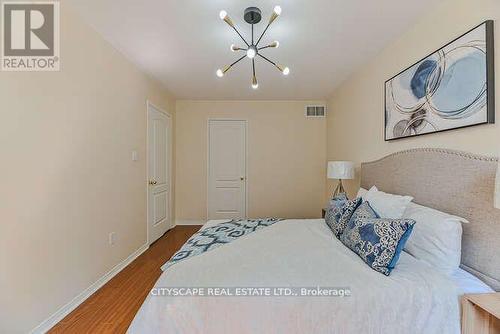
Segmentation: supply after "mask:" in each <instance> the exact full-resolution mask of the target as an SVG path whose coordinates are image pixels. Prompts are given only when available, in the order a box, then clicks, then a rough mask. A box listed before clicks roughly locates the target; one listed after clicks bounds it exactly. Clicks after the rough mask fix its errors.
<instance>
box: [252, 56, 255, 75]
mask: <svg viewBox="0 0 500 334" xmlns="http://www.w3.org/2000/svg"><path fill="white" fill-rule="evenodd" d="M252 72H253V76H254V77H255V58H254V59H252Z"/></svg>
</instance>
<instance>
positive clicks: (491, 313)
mask: <svg viewBox="0 0 500 334" xmlns="http://www.w3.org/2000/svg"><path fill="white" fill-rule="evenodd" d="M469 333H470V334H497V333H500V293H498V292H497V293H484V294H475V295H464V296H463V297H462V334H469Z"/></svg>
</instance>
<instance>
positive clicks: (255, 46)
mask: <svg viewBox="0 0 500 334" xmlns="http://www.w3.org/2000/svg"><path fill="white" fill-rule="evenodd" d="M280 15H281V7H280V6H276V7H274V10H273V13H272V14H271V17H270V18H269V22H268V23H267V26H266V28H265V29H264V31H263V32H262V34H261V35H260V37H259V39H257V42H254V25H255V24H257V23H259V22H260V20H261V18H262V13H261V11H260V9H259V8H257V7H248V8H247V9H245V12H244V15H243V18H244V19H245V21H246V22H247V23H248V24H250V25H251V26H252V40H251V43H249V42H247V40H246V39H245V38H244V37H243V36H242V35H241V34H240V32H239V31H238V29H237V28H236V25H235V24H234V22H233V20H231V18H230V17H229V15H228V14H227V12H226V11H225V10H221V11H220V13H219V17H220V19H221V20H223V21H224V22H226V23H227V24H228V25H229V26H230V27H231V28H233V29H234V31H235V32H236V33H237V34H238V36H240V38H241V39H242V40H243V42H244V43H245V47H239V46H235V45H234V44H232V45H231V51H232V52H240V51H244V52H245V54H244V55H243V56H241V57H240V58H238V59H237V60H236V61H235V62H233V63H232V64H231V65H229V66H226V67H224V69H218V70H217V72H216V74H217V76H218V77H219V78H222V77H223V76H224V75H225V74H226V72H227V71H229V70H230V69H231V68H232V67H233V66H234V65H236V64H237V63H239V62H240V61H242V60H243V59H244V58H245V57H248V58H249V59H250V60H252V72H253V73H252V74H253V76H252V88H253V89H257V88H259V83H258V81H257V75H256V74H255V57H256V56H259V57H260V58H262V59H264V60H265V61H267V62H269V63H271V64H272V65H273V66H275V67H276V68H277V69H278V70H279V71H280V72H281V73H283V75H288V74H289V73H290V69H289V68H288V67H283V66H282V65H280V64H277V63H276V62H274V61H272V60H270V59H269V58H267V57H265V56H264V55H263V54H261V52H260V51H261V50H264V49H267V48H278V47H279V45H280V43H279V42H278V41H274V42H272V43H271V44H268V45H266V46H262V47H259V43H260V41H261V40H262V37H264V35H265V33H266V32H267V29H268V28H269V26H270V25H271V24H272V23H273V22H274V20H276V19H277V18H278V16H280Z"/></svg>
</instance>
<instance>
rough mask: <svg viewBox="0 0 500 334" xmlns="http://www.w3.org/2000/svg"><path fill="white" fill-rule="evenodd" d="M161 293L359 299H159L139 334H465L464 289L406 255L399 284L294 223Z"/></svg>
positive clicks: (180, 270) (146, 310) (204, 261)
mask: <svg viewBox="0 0 500 334" xmlns="http://www.w3.org/2000/svg"><path fill="white" fill-rule="evenodd" d="M155 286H156V287H214V286H219V287H246V286H249V287H252V286H253V287H276V286H278V287H283V286H290V287H306V286H308V287H311V286H321V287H349V288H350V290H351V293H352V295H351V296H350V297H165V296H163V297H161V296H152V295H149V296H148V298H147V299H146V301H145V302H144V304H143V305H142V307H141V309H140V311H139V313H138V314H137V316H136V317H135V319H134V321H133V323H132V324H131V326H130V328H129V332H130V333H138V334H139V333H141V334H147V333H189V334H195V333H200V334H201V333H242V334H243V333H259V334H260V333H384V334H386V333H419V334H420V333H427V334H430V333H439V334H447V333H453V334H457V333H459V332H460V322H459V319H460V318H459V306H458V305H459V303H458V296H459V294H460V291H459V290H458V288H457V287H456V285H455V284H454V283H453V282H452V281H451V280H450V279H448V278H447V277H445V276H444V275H442V274H439V273H438V272H435V271H433V270H432V269H431V268H430V267H428V266H427V265H425V264H424V263H422V262H419V261H418V260H416V259H415V258H413V257H412V256H410V255H408V254H406V253H404V252H403V254H402V255H401V258H400V260H399V263H398V265H397V266H396V268H395V269H394V271H393V272H392V274H391V275H390V276H389V277H386V276H384V275H382V274H380V273H378V272H375V271H374V270H372V269H370V268H369V267H368V266H367V265H366V264H365V263H364V262H363V261H362V260H361V259H360V258H359V257H358V256H357V255H356V254H354V253H353V252H352V251H350V250H349V249H348V248H346V247H345V246H344V245H343V244H342V243H341V242H340V241H339V240H337V239H336V238H335V237H334V236H333V234H332V233H331V232H330V230H329V229H328V227H327V226H326V225H325V223H324V220H322V219H317V220H286V221H282V222H279V223H276V224H274V225H272V226H270V227H267V228H264V229H262V230H259V231H257V232H254V233H252V234H250V235H248V236H245V237H243V238H240V239H238V240H236V241H234V242H232V243H231V244H228V245H223V246H221V247H219V248H217V249H214V250H212V251H209V252H206V253H204V254H202V255H199V256H196V257H193V258H190V259H187V260H185V261H183V262H180V263H178V264H175V265H174V266H172V267H170V268H169V269H167V270H166V271H165V272H164V273H163V274H162V276H161V277H160V278H159V280H158V282H157V283H156V285H155Z"/></svg>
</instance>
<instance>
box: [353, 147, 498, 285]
mask: <svg viewBox="0 0 500 334" xmlns="http://www.w3.org/2000/svg"><path fill="white" fill-rule="evenodd" d="M497 163H498V159H497V158H492V157H485V156H479V155H475V154H470V153H465V152H459V151H453V150H447V149H432V148H422V149H413V150H408V151H402V152H398V153H394V154H391V155H389V156H387V157H385V158H382V159H380V160H377V161H373V162H367V163H363V164H361V186H362V187H363V188H366V189H369V188H370V187H372V186H373V185H376V186H377V187H378V188H379V189H380V190H382V191H385V192H389V193H393V194H400V195H411V196H413V197H414V198H415V200H414V202H415V203H418V204H421V205H425V206H428V207H432V208H435V209H438V210H441V211H444V212H447V213H450V214H453V215H457V216H460V217H463V218H466V219H467V220H469V221H470V223H469V224H463V225H462V226H463V231H464V232H463V237H462V268H463V269H464V270H467V271H469V272H470V273H472V274H474V275H475V276H477V277H479V278H480V279H481V280H483V281H484V282H486V283H487V284H488V285H489V286H491V287H492V288H493V289H495V290H496V291H500V210H498V209H495V208H494V207H493V200H494V189H495V175H496V169H497Z"/></svg>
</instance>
